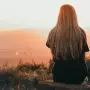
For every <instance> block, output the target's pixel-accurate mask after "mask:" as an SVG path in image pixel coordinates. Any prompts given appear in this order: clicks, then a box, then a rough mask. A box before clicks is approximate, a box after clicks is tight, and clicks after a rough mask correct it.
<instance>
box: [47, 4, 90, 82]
mask: <svg viewBox="0 0 90 90" xmlns="http://www.w3.org/2000/svg"><path fill="white" fill-rule="evenodd" d="M46 45H47V47H49V48H50V49H51V53H52V57H53V61H54V62H55V64H54V67H53V70H52V73H53V80H54V81H55V82H63V83H71V84H80V83H81V82H82V81H83V80H84V78H85V77H86V75H87V67H86V64H85V52H87V51H89V48H88V45H87V39H86V34H85V32H84V30H82V29H81V28H80V27H79V25H78V23H77V17H76V13H75V10H74V8H73V7H72V6H70V5H63V6H62V7H61V9H60V13H59V16H58V21H57V24H56V26H55V28H53V29H52V30H51V32H50V33H49V36H48V40H47V42H46Z"/></svg>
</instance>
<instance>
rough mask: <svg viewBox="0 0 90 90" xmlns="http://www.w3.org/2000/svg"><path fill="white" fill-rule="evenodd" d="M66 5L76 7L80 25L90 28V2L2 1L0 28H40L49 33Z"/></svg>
mask: <svg viewBox="0 0 90 90" xmlns="http://www.w3.org/2000/svg"><path fill="white" fill-rule="evenodd" d="M66 3H68V4H71V5H73V6H74V7H75V9H76V12H77V15H78V21H79V23H80V25H81V26H82V27H84V28H85V27H89V26H90V18H89V16H90V12H89V11H88V10H89V8H90V5H89V4H90V0H87V1H86V0H0V28H40V29H44V32H47V31H48V29H50V28H52V27H53V26H54V25H55V24H56V21H57V16H58V12H59V8H60V6H61V5H62V4H66ZM45 30H47V31H45Z"/></svg>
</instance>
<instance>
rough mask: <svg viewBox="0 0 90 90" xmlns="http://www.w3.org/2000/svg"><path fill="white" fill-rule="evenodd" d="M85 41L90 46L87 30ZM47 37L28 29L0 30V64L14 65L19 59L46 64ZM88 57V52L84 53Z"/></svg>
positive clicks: (89, 55)
mask: <svg viewBox="0 0 90 90" xmlns="http://www.w3.org/2000/svg"><path fill="white" fill-rule="evenodd" d="M86 34H87V42H88V45H89V47H90V32H89V31H87V32H86ZM46 40H47V37H45V36H43V35H41V34H40V33H36V32H34V31H33V30H31V31H30V30H28V29H22V30H21V29H16V30H11V31H9V30H8V31H1V32H0V65H3V63H8V64H9V65H16V64H17V63H19V60H22V61H23V62H24V63H27V62H29V63H32V61H35V62H36V63H42V62H43V63H44V64H48V63H49V60H50V59H51V52H50V50H49V48H47V47H46V45H45V43H46ZM86 56H87V57H88V58H89V57H90V52H88V53H87V54H86Z"/></svg>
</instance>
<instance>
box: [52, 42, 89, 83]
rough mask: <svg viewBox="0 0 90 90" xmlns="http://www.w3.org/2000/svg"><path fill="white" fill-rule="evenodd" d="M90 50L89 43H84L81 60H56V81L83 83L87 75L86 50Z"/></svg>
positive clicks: (53, 72) (54, 69)
mask: <svg viewBox="0 0 90 90" xmlns="http://www.w3.org/2000/svg"><path fill="white" fill-rule="evenodd" d="M87 51H89V48H88V45H87V43H84V46H83V52H82V55H81V57H80V58H79V60H72V59H70V58H69V60H56V59H55V58H54V59H53V60H54V67H53V69H52V74H53V80H54V82H60V83H66V84H81V83H82V82H83V81H84V79H85V77H86V76H87V67H86V64H85V52H87Z"/></svg>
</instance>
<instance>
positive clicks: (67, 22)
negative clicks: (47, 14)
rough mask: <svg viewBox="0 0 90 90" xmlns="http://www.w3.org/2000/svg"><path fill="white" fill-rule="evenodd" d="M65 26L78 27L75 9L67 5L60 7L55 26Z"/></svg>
mask: <svg viewBox="0 0 90 90" xmlns="http://www.w3.org/2000/svg"><path fill="white" fill-rule="evenodd" d="M62 24H63V27H64V26H65V28H69V27H71V26H72V27H74V26H76V27H77V26H78V22H77V16H76V12H75V9H74V8H73V7H72V6H71V5H68V4H65V5H62V6H61V8H60V12H59V15H58V21H57V26H62Z"/></svg>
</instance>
